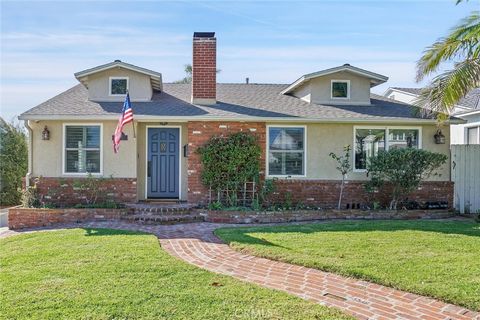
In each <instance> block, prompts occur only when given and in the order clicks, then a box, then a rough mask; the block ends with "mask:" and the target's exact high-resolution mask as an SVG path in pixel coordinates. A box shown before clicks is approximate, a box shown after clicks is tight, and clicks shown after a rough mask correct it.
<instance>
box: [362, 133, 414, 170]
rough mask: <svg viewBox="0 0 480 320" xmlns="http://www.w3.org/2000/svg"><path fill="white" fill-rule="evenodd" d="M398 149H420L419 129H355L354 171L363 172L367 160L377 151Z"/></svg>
mask: <svg viewBox="0 0 480 320" xmlns="http://www.w3.org/2000/svg"><path fill="white" fill-rule="evenodd" d="M386 137H387V139H386ZM399 148H416V149H418V148H420V129H418V128H355V148H354V162H355V170H365V169H366V168H367V162H368V159H369V158H370V157H373V156H376V155H377V154H378V152H379V151H383V150H389V149H399Z"/></svg>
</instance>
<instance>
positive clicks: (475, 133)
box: [467, 127, 480, 144]
mask: <svg viewBox="0 0 480 320" xmlns="http://www.w3.org/2000/svg"><path fill="white" fill-rule="evenodd" d="M467 137H468V140H467V143H468V144H480V127H472V128H467Z"/></svg>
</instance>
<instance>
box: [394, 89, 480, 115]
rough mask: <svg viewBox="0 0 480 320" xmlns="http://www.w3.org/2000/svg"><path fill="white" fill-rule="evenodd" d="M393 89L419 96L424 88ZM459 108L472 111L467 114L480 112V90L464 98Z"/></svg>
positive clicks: (471, 92)
mask: <svg viewBox="0 0 480 320" xmlns="http://www.w3.org/2000/svg"><path fill="white" fill-rule="evenodd" d="M392 89H395V90H398V91H403V92H407V93H410V94H414V95H417V96H418V95H419V94H420V92H421V91H422V88H402V87H392ZM458 106H460V107H463V108H467V109H471V110H466V111H465V112H471V111H474V110H480V88H476V89H473V90H472V91H470V92H469V93H467V95H466V96H465V97H463V98H462V99H461V100H460V102H459V103H458Z"/></svg>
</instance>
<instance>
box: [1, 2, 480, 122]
mask: <svg viewBox="0 0 480 320" xmlns="http://www.w3.org/2000/svg"><path fill="white" fill-rule="evenodd" d="M479 9H480V1H479V0H470V1H468V2H466V3H461V4H459V5H457V6H456V5H455V1H454V0H437V1H411V0H410V1H409V0H402V1H388V0H383V1H360V0H357V1H305V2H297V1H261V2H259V1H130V2H127V1H113V2H109V1H78V2H76V1H53V2H47V1H22V0H16V1H8V0H0V18H1V19H0V20H1V22H0V37H1V39H0V40H1V42H0V45H1V47H0V72H1V77H0V115H1V116H2V117H4V118H5V119H6V120H12V119H14V118H15V117H16V116H18V115H19V114H20V113H22V112H24V111H26V110H28V109H30V108H32V107H34V106H36V105H37V104H39V103H41V102H43V101H45V100H47V99H49V98H51V97H53V96H55V95H57V94H59V93H61V92H62V91H65V90H66V89H68V88H70V87H72V86H74V85H76V84H77V83H78V81H77V80H76V79H75V77H74V76H73V74H74V73H75V72H78V71H81V70H84V69H87V68H91V67H95V66H97V65H100V64H104V63H108V62H111V61H113V60H115V59H120V60H122V61H124V62H128V63H131V64H134V65H138V66H141V67H144V68H148V69H152V70H155V71H158V72H161V73H162V76H163V80H164V81H165V82H171V81H175V80H178V79H181V78H183V77H184V71H183V69H184V65H185V64H187V63H190V62H191V51H192V49H191V42H192V35H193V32H194V31H214V32H216V36H217V46H218V49H217V55H218V57H217V67H218V68H219V69H221V72H220V74H219V75H218V78H217V81H218V82H244V81H245V78H246V77H249V78H250V82H253V83H291V82H293V81H294V80H296V79H297V78H298V77H300V76H301V75H303V74H305V73H310V72H315V71H319V70H322V69H326V68H330V67H335V66H338V65H341V64H344V63H350V64H352V65H354V66H357V67H360V68H364V69H367V70H370V71H373V72H377V73H380V74H383V75H386V76H388V77H389V81H388V82H387V83H386V84H383V85H381V86H378V87H376V88H374V92H376V93H380V94H381V93H383V92H384V91H385V90H386V89H387V88H388V87H390V86H408V87H412V86H421V85H422V84H421V83H420V84H417V83H416V82H415V63H416V61H417V60H418V59H419V57H420V56H421V53H422V51H423V50H424V48H425V47H427V46H428V45H430V44H432V43H433V42H434V41H435V40H436V39H437V38H439V37H441V36H443V35H445V34H446V33H447V32H448V30H449V29H450V28H451V27H452V26H454V25H455V24H456V23H458V21H459V20H460V19H461V18H463V17H465V16H467V15H468V14H469V13H470V12H471V11H473V10H479Z"/></svg>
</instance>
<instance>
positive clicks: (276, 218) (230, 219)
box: [203, 210, 453, 224]
mask: <svg viewBox="0 0 480 320" xmlns="http://www.w3.org/2000/svg"><path fill="white" fill-rule="evenodd" d="M203 213H204V214H205V221H207V222H215V223H239V224H242V223H280V222H300V221H313V220H327V219H347V220H348V219H369V220H376V219H378V220H380V219H441V218H448V217H451V216H453V213H452V212H450V211H447V210H431V211H428V210H410V211H400V210H399V211H361V210H342V211H338V210H320V211H313V210H304V211H302V210H299V211H283V212H279V211H275V212H249V211H204V212H203Z"/></svg>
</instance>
